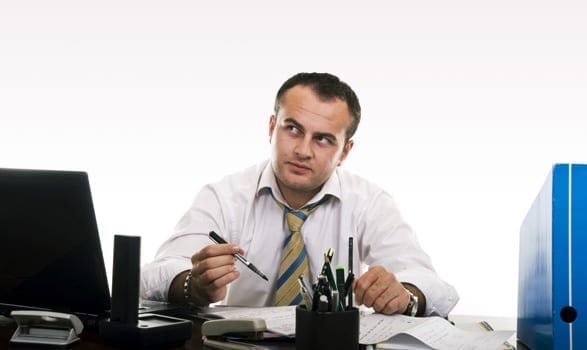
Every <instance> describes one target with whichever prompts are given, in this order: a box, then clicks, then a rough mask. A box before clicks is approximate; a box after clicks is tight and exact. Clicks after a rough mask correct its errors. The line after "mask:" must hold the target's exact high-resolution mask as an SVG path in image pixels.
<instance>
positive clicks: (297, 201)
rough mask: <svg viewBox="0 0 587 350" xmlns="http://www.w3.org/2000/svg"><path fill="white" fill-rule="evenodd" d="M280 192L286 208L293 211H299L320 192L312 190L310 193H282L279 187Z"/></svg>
mask: <svg viewBox="0 0 587 350" xmlns="http://www.w3.org/2000/svg"><path fill="white" fill-rule="evenodd" d="M279 190H280V191H281V195H282V196H283V199H284V200H285V203H286V204H287V206H288V207H290V208H291V209H293V210H298V209H301V208H302V207H303V206H304V205H305V204H306V203H308V201H309V200H310V199H312V197H314V196H315V195H316V193H318V192H319V191H320V189H317V190H314V191H312V192H300V191H283V190H282V189H281V186H280V188H279Z"/></svg>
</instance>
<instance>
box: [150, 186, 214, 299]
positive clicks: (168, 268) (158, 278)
mask: <svg viewBox="0 0 587 350" xmlns="http://www.w3.org/2000/svg"><path fill="white" fill-rule="evenodd" d="M220 207H221V206H220V203H219V200H218V195H217V193H216V191H215V190H214V188H213V187H212V186H205V187H203V188H202V190H201V191H200V193H198V195H197V196H196V198H195V199H194V201H193V202H192V205H191V207H190V208H189V210H188V211H187V212H186V213H185V214H184V215H183V217H182V218H181V219H180V221H179V222H178V223H177V225H176V226H175V229H174V231H173V233H172V235H171V236H170V237H169V238H168V239H167V240H165V242H163V244H162V245H161V246H160V247H159V250H158V251H157V253H156V255H155V259H154V260H153V261H152V262H150V263H148V264H146V265H144V266H143V267H142V268H141V297H142V298H144V299H149V300H163V301H166V300H167V298H168V291H169V287H170V285H171V282H172V281H173V279H174V278H175V277H176V276H177V275H178V274H180V273H181V272H183V271H186V270H189V269H191V267H192V263H191V257H192V255H194V254H195V253H196V252H198V251H199V250H200V249H202V248H203V247H205V246H207V245H210V244H212V241H210V239H209V238H208V233H209V232H210V231H211V230H215V231H217V232H223V229H224V224H223V221H222V211H221V209H220Z"/></svg>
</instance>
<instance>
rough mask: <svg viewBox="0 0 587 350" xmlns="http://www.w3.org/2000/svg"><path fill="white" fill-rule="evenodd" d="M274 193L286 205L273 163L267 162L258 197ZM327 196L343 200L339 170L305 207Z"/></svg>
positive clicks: (258, 189)
mask: <svg viewBox="0 0 587 350" xmlns="http://www.w3.org/2000/svg"><path fill="white" fill-rule="evenodd" d="M270 192H271V193H273V197H275V199H276V200H277V201H279V202H281V203H283V204H285V200H284V199H283V196H282V195H281V192H280V191H279V186H277V180H276V179H275V174H274V173H273V168H272V167H271V162H267V164H266V165H265V168H264V169H263V172H261V178H260V179H259V184H258V186H257V196H261V195H263V194H269V193H270ZM326 195H330V196H333V197H336V198H338V199H340V198H341V190H340V180H339V177H338V169H337V170H335V171H334V172H333V173H332V175H331V176H330V178H329V179H328V180H327V181H326V182H325V183H324V186H322V189H321V190H320V192H318V193H317V194H316V195H315V196H314V197H313V198H312V199H310V201H308V203H306V204H305V205H304V207H305V206H307V205H309V204H313V203H316V202H318V201H319V200H321V199H322V198H324V197H325V196H326Z"/></svg>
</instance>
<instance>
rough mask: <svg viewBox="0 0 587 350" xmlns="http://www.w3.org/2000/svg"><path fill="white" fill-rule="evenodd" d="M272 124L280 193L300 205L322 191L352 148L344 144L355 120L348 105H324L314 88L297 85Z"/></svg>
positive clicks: (286, 96)
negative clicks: (325, 183)
mask: <svg viewBox="0 0 587 350" xmlns="http://www.w3.org/2000/svg"><path fill="white" fill-rule="evenodd" d="M281 102H282V103H281V104H280V108H279V111H278V114H277V115H274V116H271V119H270V121H269V137H270V142H271V165H272V167H273V172H274V173H275V176H276V178H277V183H278V185H279V188H280V190H281V194H282V195H283V196H284V197H285V199H286V200H287V201H288V204H290V205H292V206H301V205H303V204H305V202H307V201H308V200H310V199H311V198H312V197H313V196H314V195H315V194H316V193H318V192H319V191H320V189H321V188H322V185H323V184H324V182H326V180H328V178H329V177H330V175H331V174H332V172H333V171H334V170H335V169H336V167H337V166H339V165H341V164H342V162H343V161H344V159H345V158H346V156H347V155H348V153H349V151H350V150H351V148H352V146H353V142H352V141H348V142H347V143H345V137H346V130H347V128H348V126H349V124H350V122H351V116H350V113H349V110H348V107H347V104H346V102H344V101H342V100H340V99H335V100H332V101H327V102H325V101H321V100H320V99H319V98H318V97H317V96H316V94H315V93H314V92H313V91H312V89H311V88H309V87H306V86H300V85H298V86H294V87H293V88H291V89H289V90H288V91H287V92H286V93H285V94H284V96H283V98H282V101H281Z"/></svg>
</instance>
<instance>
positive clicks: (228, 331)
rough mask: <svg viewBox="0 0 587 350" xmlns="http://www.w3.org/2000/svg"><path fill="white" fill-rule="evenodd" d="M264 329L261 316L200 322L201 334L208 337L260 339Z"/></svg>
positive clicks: (265, 329) (263, 321)
mask: <svg viewBox="0 0 587 350" xmlns="http://www.w3.org/2000/svg"><path fill="white" fill-rule="evenodd" d="M265 331H267V325H266V324H265V320H263V319H261V318H242V319H220V320H209V321H206V322H204V323H203V324H202V335H203V336H205V337H210V338H220V337H236V338H241V339H247V340H261V339H263V332H265Z"/></svg>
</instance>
